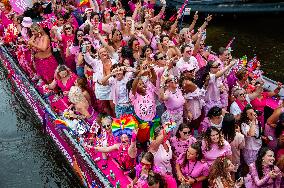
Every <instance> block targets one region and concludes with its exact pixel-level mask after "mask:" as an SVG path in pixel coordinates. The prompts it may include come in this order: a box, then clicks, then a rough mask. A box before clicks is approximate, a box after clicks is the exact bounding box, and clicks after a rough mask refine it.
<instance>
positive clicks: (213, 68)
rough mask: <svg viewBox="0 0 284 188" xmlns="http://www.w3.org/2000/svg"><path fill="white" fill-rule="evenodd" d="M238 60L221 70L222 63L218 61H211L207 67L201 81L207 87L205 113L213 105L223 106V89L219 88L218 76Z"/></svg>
mask: <svg viewBox="0 0 284 188" xmlns="http://www.w3.org/2000/svg"><path fill="white" fill-rule="evenodd" d="M236 62H237V61H235V60H234V61H231V63H230V64H229V65H228V66H226V67H225V68H224V69H222V70H220V66H221V64H220V63H218V62H217V61H209V62H208V64H207V66H206V69H207V71H208V72H207V73H205V74H204V76H203V79H202V80H201V82H202V83H203V85H204V86H203V87H204V88H205V89H206V94H205V102H206V105H205V107H204V110H205V114H207V112H208V111H209V109H211V108H212V107H213V106H218V107H222V103H221V97H220V96H221V90H220V89H219V88H218V84H217V78H219V77H221V76H223V75H224V74H225V72H227V71H228V70H229V69H230V68H231V67H233V66H234V65H235V63H236Z"/></svg>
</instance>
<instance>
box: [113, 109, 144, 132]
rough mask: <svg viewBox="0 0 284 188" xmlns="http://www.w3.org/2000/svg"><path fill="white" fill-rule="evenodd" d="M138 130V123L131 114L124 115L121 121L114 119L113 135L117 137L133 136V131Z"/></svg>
mask: <svg viewBox="0 0 284 188" xmlns="http://www.w3.org/2000/svg"><path fill="white" fill-rule="evenodd" d="M136 128H138V121H137V119H136V118H135V117H134V116H133V115H130V114H127V115H123V116H121V117H120V118H119V119H116V118H114V119H113V122H112V125H111V129H112V134H113V135H114V136H115V137H117V136H121V135H122V134H127V135H128V136H131V135H132V131H133V129H136Z"/></svg>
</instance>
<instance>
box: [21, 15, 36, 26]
mask: <svg viewBox="0 0 284 188" xmlns="http://www.w3.org/2000/svg"><path fill="white" fill-rule="evenodd" d="M32 25H33V20H32V19H31V18H30V17H24V18H23V21H22V26H24V27H31V26H32Z"/></svg>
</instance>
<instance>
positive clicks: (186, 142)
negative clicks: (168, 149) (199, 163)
mask: <svg viewBox="0 0 284 188" xmlns="http://www.w3.org/2000/svg"><path fill="white" fill-rule="evenodd" d="M195 142H196V139H195V138H194V137H193V136H192V135H190V129H189V127H188V125H186V124H184V123H182V124H180V126H179V128H178V130H177V133H176V136H174V137H171V138H170V143H171V146H172V150H173V154H174V155H173V159H174V160H173V162H174V163H175V162H176V159H177V158H178V157H179V156H180V154H182V153H184V152H186V150H187V149H188V147H189V146H190V145H191V144H193V143H195Z"/></svg>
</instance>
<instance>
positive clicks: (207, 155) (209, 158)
mask: <svg viewBox="0 0 284 188" xmlns="http://www.w3.org/2000/svg"><path fill="white" fill-rule="evenodd" d="M201 149H202V153H203V157H204V159H205V160H206V162H207V163H208V165H209V166H211V165H212V164H213V162H214V160H215V159H217V158H218V157H220V156H230V155H232V151H231V145H230V144H229V143H228V142H227V141H226V140H224V146H223V148H219V146H218V145H217V144H215V143H213V144H211V149H210V150H209V151H207V148H206V143H205V141H204V140H202V146H201Z"/></svg>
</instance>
